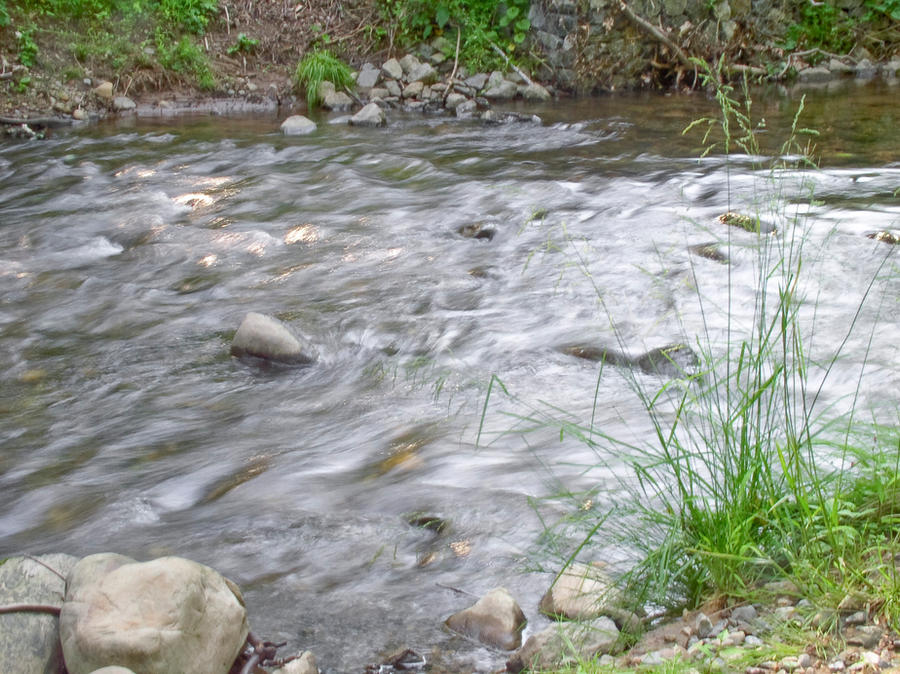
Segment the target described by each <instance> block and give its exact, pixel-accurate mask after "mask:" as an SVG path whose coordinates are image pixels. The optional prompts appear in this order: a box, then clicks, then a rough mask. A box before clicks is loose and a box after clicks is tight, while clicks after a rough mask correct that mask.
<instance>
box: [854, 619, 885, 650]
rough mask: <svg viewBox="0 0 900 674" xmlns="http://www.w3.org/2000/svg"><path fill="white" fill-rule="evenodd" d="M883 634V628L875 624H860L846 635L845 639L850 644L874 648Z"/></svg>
mask: <svg viewBox="0 0 900 674" xmlns="http://www.w3.org/2000/svg"><path fill="white" fill-rule="evenodd" d="M883 635H884V630H882V629H881V628H880V627H878V626H877V625H860V626H859V627H857V628H856V629H855V630H854V631H853V632H852V633H851V634H848V635H847V636H846V640H847V643H848V644H850V645H852V646H862V647H863V648H867V649H868V648H875V647H876V646H877V645H878V642H879V641H881V637H882V636H883Z"/></svg>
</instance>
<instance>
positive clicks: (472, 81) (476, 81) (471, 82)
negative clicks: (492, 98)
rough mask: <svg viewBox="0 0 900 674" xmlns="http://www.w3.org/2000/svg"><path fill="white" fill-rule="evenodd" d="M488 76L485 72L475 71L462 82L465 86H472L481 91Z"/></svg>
mask: <svg viewBox="0 0 900 674" xmlns="http://www.w3.org/2000/svg"><path fill="white" fill-rule="evenodd" d="M487 81H488V76H487V74H485V73H477V74H475V75H472V76H471V77H467V78H466V79H465V80H463V82H465V85H466V86H467V87H472V88H473V89H474V90H475V91H481V90H482V89H484V86H485V85H486V84H487Z"/></svg>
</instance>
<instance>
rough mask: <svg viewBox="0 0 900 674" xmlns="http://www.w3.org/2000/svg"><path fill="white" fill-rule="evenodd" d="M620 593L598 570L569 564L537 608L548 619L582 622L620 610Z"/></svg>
mask: <svg viewBox="0 0 900 674" xmlns="http://www.w3.org/2000/svg"><path fill="white" fill-rule="evenodd" d="M621 605H622V593H621V592H620V591H619V589H618V588H617V587H616V586H615V584H614V583H613V580H612V578H611V577H610V576H609V574H607V573H606V571H604V570H603V569H602V568H601V567H599V566H596V565H593V564H582V563H580V562H575V563H573V564H570V565H569V566H568V567H567V568H566V570H565V571H563V573H562V574H561V575H560V576H559V577H558V578H557V579H556V582H555V583H554V584H553V586H552V587H551V588H550V589H549V590H547V592H546V593H544V596H543V598H541V603H540V606H539V607H538V608H539V609H540V611H541V613H544V614H546V615H549V616H553V617H559V618H568V619H570V620H585V619H589V618H596V617H597V616H602V615H608V614H607V613H606V611H607V610H608V609H609V608H610V607H617V608H618V607H621Z"/></svg>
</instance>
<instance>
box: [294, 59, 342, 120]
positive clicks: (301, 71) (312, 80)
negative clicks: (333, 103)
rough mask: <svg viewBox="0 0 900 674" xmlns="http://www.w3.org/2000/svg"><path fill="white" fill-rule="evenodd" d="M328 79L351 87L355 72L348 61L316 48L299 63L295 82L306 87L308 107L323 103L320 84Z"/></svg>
mask: <svg viewBox="0 0 900 674" xmlns="http://www.w3.org/2000/svg"><path fill="white" fill-rule="evenodd" d="M326 81H327V82H331V83H333V84H334V85H335V87H338V88H342V87H349V86H351V85H352V84H353V74H352V73H351V72H350V67H349V66H348V65H347V64H346V63H344V62H343V61H341V60H340V59H338V58H337V57H336V56H334V55H333V54H332V53H331V52H329V51H325V50H318V49H316V50H314V51H312V52H310V53H309V54H307V55H306V56H304V57H303V59H302V60H301V61H300V63H298V64H297V69H296V71H295V72H294V82H295V84H296V85H297V86H298V87H301V88H304V89H305V91H306V104H307V106H308V107H310V108H314V107H316V106H317V105H319V103H321V100H320V99H319V85H320V84H321V83H322V82H326Z"/></svg>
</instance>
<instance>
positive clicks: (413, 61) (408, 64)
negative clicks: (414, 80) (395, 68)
mask: <svg viewBox="0 0 900 674" xmlns="http://www.w3.org/2000/svg"><path fill="white" fill-rule="evenodd" d="M420 65H422V63H421V62H420V61H419V59H417V58H416V57H415V56H413V55H412V54H407V55H406V56H404V57H403V58H401V59H400V67H401V68H402V69H403V72H404V73H405V74H406V75H409V73H411V72H412V71H413V70H414V69H415V68H416V67H418V66H420Z"/></svg>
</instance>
